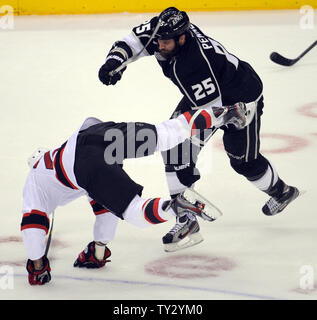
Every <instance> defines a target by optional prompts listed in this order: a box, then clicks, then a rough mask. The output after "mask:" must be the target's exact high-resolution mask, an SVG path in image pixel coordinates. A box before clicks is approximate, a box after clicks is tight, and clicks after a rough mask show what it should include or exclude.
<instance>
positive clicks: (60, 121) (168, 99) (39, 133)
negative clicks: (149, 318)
mask: <svg viewBox="0 0 317 320" xmlns="http://www.w3.org/2000/svg"><path fill="white" fill-rule="evenodd" d="M189 15H190V18H191V20H192V22H193V23H195V24H197V25H198V26H199V27H200V28H201V29H202V30H203V31H204V32H205V33H206V34H207V35H209V36H211V37H212V38H214V39H216V40H217V41H219V42H220V43H221V44H222V45H224V46H225V48H226V49H227V50H228V51H230V52H231V53H233V54H235V55H237V56H238V57H239V58H240V59H242V60H246V61H248V62H249V63H251V65H252V66H253V67H254V69H255V70H256V71H257V72H258V74H259V75H260V76H261V78H262V80H263V82H264V101H265V108H264V115H263V117H262V141H261V143H262V151H263V154H264V155H266V156H267V157H268V158H269V159H270V160H271V162H273V164H274V165H275V167H276V168H277V170H278V172H279V174H280V176H281V178H282V179H284V180H285V182H286V183H289V184H293V185H296V186H297V187H298V188H299V189H301V190H306V194H304V195H303V196H302V197H300V198H299V199H298V200H296V201H295V202H294V203H292V204H291V205H290V206H289V207H288V208H287V209H286V210H285V211H284V212H283V213H282V214H280V215H278V216H274V217H267V216H264V215H263V214H262V212H261V208H262V206H263V204H264V203H265V201H266V200H267V198H268V197H267V196H266V195H265V194H264V193H261V192H260V191H258V190H257V189H255V188H254V187H253V186H252V185H251V184H250V183H249V182H248V181H246V180H245V179H244V178H243V177H241V176H239V175H238V174H236V173H235V172H234V171H233V170H232V169H231V167H230V165H229V161H228V158H227V156H226V154H225V152H224V150H223V149H222V146H221V145H222V142H221V136H222V134H221V132H220V131H219V132H217V133H216V135H215V136H214V138H213V139H212V141H210V142H209V144H208V145H207V146H206V147H205V149H204V150H203V151H202V153H201V156H200V158H199V164H198V167H199V168H200V169H201V173H202V178H201V180H200V181H199V182H198V183H197V185H196V189H197V190H198V191H199V192H201V193H202V194H203V195H205V196H206V197H208V198H209V199H210V200H212V201H213V202H214V203H215V204H216V205H217V206H219V207H220V208H221V209H222V211H223V213H224V215H223V216H222V217H220V218H219V219H218V220H217V221H215V222H213V223H208V222H205V221H201V222H200V226H201V233H202V235H203V237H204V241H203V242H202V243H201V244H199V245H197V246H196V247H192V248H189V249H186V250H183V251H179V252H177V253H165V252H164V251H163V247H162V243H161V237H162V236H163V235H164V234H165V232H167V231H168V230H169V229H170V228H171V227H172V226H173V224H174V221H169V222H167V223H165V224H161V225H159V226H153V227H151V228H148V229H146V230H141V229H137V228H136V227H133V226H131V225H128V224H127V223H125V222H124V221H120V223H119V226H118V229H117V233H116V237H115V239H114V241H113V242H112V243H110V244H109V248H110V249H111V251H112V256H111V260H112V261H111V263H109V264H107V266H106V268H103V269H100V270H79V269H75V268H73V266H72V265H73V262H74V260H75V258H76V257H77V255H78V253H79V252H80V251H81V250H83V248H84V247H85V245H86V244H87V243H88V242H89V241H91V240H92V227H93V222H94V215H93V213H92V211H91V208H90V206H89V204H88V202H87V200H86V199H85V198H81V199H79V200H77V201H75V202H73V203H71V204H70V205H68V206H66V207H61V208H59V209H58V210H57V211H56V212H55V225H54V233H53V243H52V246H51V249H50V252H49V258H50V261H51V267H52V281H51V282H50V283H49V284H48V285H45V286H44V287H31V286H29V285H28V282H27V274H26V270H25V259H26V256H25V250H24V247H23V243H22V242H21V234H20V222H21V213H20V210H21V203H22V188H23V185H24V181H25V178H26V175H27V173H28V167H27V163H26V160H27V158H28V157H29V156H30V154H31V153H32V152H33V151H34V149H36V148H37V147H38V146H46V147H55V146H57V145H60V144H61V143H63V142H64V141H65V140H66V139H67V138H68V137H69V136H70V134H72V132H73V131H74V130H75V129H76V128H77V127H78V126H79V125H80V124H81V122H82V121H83V120H84V119H85V118H86V117H88V116H94V117H98V118H100V119H102V120H105V121H109V120H113V121H145V122H150V123H159V122H160V121H163V120H165V119H167V118H169V117H170V114H171V113H172V111H173V110H174V108H175V106H176V105H177V103H178V101H179V100H180V98H181V95H180V93H179V91H178V89H177V88H176V87H175V86H174V85H173V84H172V83H171V82H169V81H168V80H166V79H165V78H164V76H163V74H162V73H161V70H160V68H159V66H158V64H157V63H156V61H155V58H153V57H147V58H142V59H141V60H139V61H137V62H135V63H134V64H132V65H130V66H129V67H128V69H127V71H126V72H125V73H124V76H123V78H122V80H121V81H120V82H119V83H118V84H117V85H116V86H114V87H105V86H103V85H102V84H101V83H100V82H99V80H98V77H97V73H98V70H99V67H100V66H101V65H102V64H103V62H104V60H105V56H106V53H107V52H108V50H109V49H110V47H111V45H112V44H113V42H114V41H115V40H118V39H121V38H123V37H124V36H125V35H126V34H128V33H129V32H130V30H131V28H132V27H133V26H136V25H138V24H140V23H141V22H143V21H144V20H146V19H148V18H150V17H151V16H152V14H129V13H123V14H111V15H90V16H19V17H15V18H14V29H13V30H1V29H0V97H1V103H0V106H1V107H0V108H1V126H0V134H1V139H0V146H1V153H0V159H1V170H0V186H1V204H0V206H1V210H0V212H1V214H0V217H1V223H0V230H1V231H0V264H1V265H0V271H1V272H0V273H1V275H0V281H1V288H0V300H4V299H18V300H19V299H105V300H110V299H111V300H126V299H133V300H143V299H158V300H161V299H167V300H169V299H171V300H173V299H177V300H186V299H193V300H219V299H226V300H232V299H266V300H268V299H269V300H271V299H283V300H284V299H285V300H286V299H291V300H294V299H296V300H297V299H298V300H302V299H307V300H308V299H313V300H314V299H316V298H317V254H316V253H317V250H316V243H317V209H316V196H317V192H316V191H317V179H316V178H317V177H316V155H317V153H316V146H317V126H316V125H317V87H316V84H317V49H314V50H313V51H311V52H310V53H308V54H307V56H305V57H304V58H303V60H301V61H300V62H298V63H297V64H296V65H294V66H292V67H289V68H287V67H281V66H278V65H276V64H273V63H272V62H271V61H270V60H269V54H270V53H271V52H272V51H278V52H279V53H281V54H283V55H285V56H286V57H289V58H295V57H297V56H298V55H299V54H300V53H301V52H302V51H304V49H305V48H307V47H308V46H309V45H310V44H311V43H312V42H313V41H315V40H316V24H317V20H316V19H317V12H316V11H315V21H314V22H315V28H314V29H303V28H301V26H300V18H301V16H300V13H299V11H284V12H282V11H275V12H270V11H266V12H259V11H254V12H212V13H197V12H196V13H190V14H189ZM125 168H126V171H127V172H128V173H129V174H130V176H131V177H132V178H134V179H135V181H137V182H138V183H140V184H142V185H144V187H145V188H144V193H143V195H144V197H158V196H161V197H162V196H165V197H168V189H167V184H166V181H165V174H164V167H163V164H162V161H161V157H160V155H156V156H152V157H148V158H144V159H139V160H130V161H128V162H126V165H125ZM109 183H111V182H110V181H109ZM314 271H315V272H314ZM314 276H315V278H314ZM315 279H316V280H315Z"/></svg>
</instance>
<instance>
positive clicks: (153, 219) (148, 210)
mask: <svg viewBox="0 0 317 320" xmlns="http://www.w3.org/2000/svg"><path fill="white" fill-rule="evenodd" d="M159 202H160V198H155V199H151V200H150V201H147V202H146V203H145V204H144V205H143V212H144V218H145V220H146V221H148V222H150V223H152V224H158V223H162V222H165V221H166V220H164V219H162V218H161V217H160V216H159V212H158V209H159Z"/></svg>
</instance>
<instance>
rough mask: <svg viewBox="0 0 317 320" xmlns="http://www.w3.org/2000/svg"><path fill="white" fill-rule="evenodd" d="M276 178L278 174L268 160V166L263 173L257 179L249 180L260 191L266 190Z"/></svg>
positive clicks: (274, 182)
mask: <svg viewBox="0 0 317 320" xmlns="http://www.w3.org/2000/svg"><path fill="white" fill-rule="evenodd" d="M277 180H278V174H277V171H276V170H275V168H274V166H273V165H272V164H271V163H270V162H269V166H268V168H267V170H266V172H265V174H264V175H263V176H262V177H261V178H260V179H258V180H254V181H251V183H252V184H253V185H255V186H256V187H257V188H258V189H260V190H261V191H267V190H268V189H269V188H271V187H273V186H274V185H275V184H276V182H277Z"/></svg>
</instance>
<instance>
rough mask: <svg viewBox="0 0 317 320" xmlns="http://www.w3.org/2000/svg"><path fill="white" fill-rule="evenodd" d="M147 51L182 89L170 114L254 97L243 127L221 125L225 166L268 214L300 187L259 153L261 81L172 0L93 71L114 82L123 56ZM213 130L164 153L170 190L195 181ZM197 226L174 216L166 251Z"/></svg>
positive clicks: (120, 71)
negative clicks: (259, 197)
mask: <svg viewBox="0 0 317 320" xmlns="http://www.w3.org/2000/svg"><path fill="white" fill-rule="evenodd" d="M145 56H154V57H155V58H156V60H157V62H158V64H159V65H160V67H161V68H162V72H163V74H164V76H165V77H167V78H168V79H169V80H171V81H172V82H173V83H174V84H175V85H176V86H177V87H178V89H179V90H180V92H181V93H182V95H183V98H182V99H181V101H180V102H179V104H178V106H177V107H176V109H175V110H174V112H173V113H172V116H171V117H175V116H177V115H178V114H180V113H184V112H185V111H187V110H195V109H198V108H202V107H204V106H206V105H212V106H221V105H233V104H235V103H236V102H239V101H242V102H244V103H252V102H253V103H255V104H256V110H255V117H254V119H253V121H252V122H251V123H250V124H249V125H248V126H246V127H245V128H244V129H243V130H237V129H236V128H235V127H234V126H231V125H229V126H223V127H222V128H221V130H222V131H223V144H224V148H225V151H226V153H227V155H228V158H229V161H230V165H231V167H232V168H233V170H234V171H235V172H237V173H238V174H240V175H242V176H244V177H245V178H246V179H248V180H249V181H250V182H251V183H252V184H253V185H254V186H255V187H256V188H258V189H259V190H261V191H263V192H265V193H266V194H268V195H269V197H270V198H269V199H268V201H267V202H266V203H265V205H264V206H263V207H262V211H263V213H264V214H266V215H268V216H272V215H275V214H278V213H279V212H281V211H282V210H283V209H284V208H285V207H286V206H287V205H288V204H289V203H290V202H291V201H293V200H294V199H295V198H296V197H297V196H298V195H299V191H298V189H297V188H296V187H292V186H290V185H288V184H286V183H285V182H284V181H283V180H282V179H281V178H280V177H279V175H278V173H277V170H276V169H275V168H274V166H273V164H272V163H271V162H270V161H269V160H268V159H267V158H266V157H265V156H263V155H262V154H261V152H260V127H261V115H262V113H263V107H264V103H263V95H262V90H263V85H262V81H261V79H260V77H259V76H258V74H257V73H256V72H255V71H254V69H253V68H252V67H251V65H250V64H249V63H247V62H246V61H243V60H241V59H239V58H238V57H237V56H235V55H233V54H231V53H230V52H228V51H227V50H226V49H225V48H224V46H223V45H222V44H221V43H219V42H218V41H216V40H215V39H213V38H211V37H210V36H208V35H206V34H205V33H204V32H203V31H202V30H201V29H200V28H199V27H198V26H197V25H195V24H193V23H191V22H190V20H189V17H188V15H187V13H186V12H184V11H180V10H178V9H177V8H174V7H170V8H167V9H165V10H164V11H163V12H162V13H161V14H160V15H159V16H155V17H153V18H152V19H150V20H149V21H146V22H144V23H142V24H141V25H139V26H136V27H134V28H133V29H132V32H131V33H130V34H128V35H126V36H125V37H123V38H122V39H121V40H118V41H116V42H115V43H114V44H113V46H112V48H111V49H110V51H109V53H108V55H107V57H106V61H105V63H104V64H103V65H102V66H101V68H100V70H99V79H100V81H101V82H102V83H103V84H105V85H115V84H116V83H117V82H118V81H119V80H120V79H121V77H122V75H123V72H125V70H126V69H127V68H128V67H127V64H128V63H130V62H132V61H136V60H137V59H139V58H141V57H145ZM212 133H213V132H212V131H211V130H206V131H205V132H204V133H203V135H202V137H198V138H199V140H200V141H199V140H198V139H197V140H196V142H197V141H198V143H195V144H193V143H192V142H191V141H185V142H184V143H182V144H180V145H179V146H177V147H176V148H174V149H173V150H168V151H167V152H163V153H162V155H163V159H164V162H165V171H166V178H167V184H168V187H169V190H170V194H171V196H172V197H176V196H177V195H178V194H179V193H180V192H183V191H184V190H185V189H186V188H187V187H191V186H193V185H194V183H195V182H196V181H198V180H199V178H200V174H199V171H198V169H197V168H196V162H197V157H198V154H199V152H200V150H201V149H202V147H203V146H204V145H205V142H206V140H207V139H208V137H210V135H212ZM183 150H191V152H190V153H189V155H188V157H187V159H184V158H185V157H183ZM184 228H186V229H188V228H190V229H191V231H190V233H186V232H185V230H184ZM198 231H199V225H198V222H197V221H196V219H195V217H192V216H188V219H186V217H185V216H184V217H182V220H179V219H177V223H176V225H175V227H174V228H173V229H172V230H171V231H170V232H169V233H167V234H166V236H164V237H163V243H164V245H165V249H166V250H167V251H169V248H167V246H168V245H169V244H172V243H176V242H178V241H179V240H181V239H180V236H181V234H188V235H189V234H192V233H195V232H198ZM166 245H167V246H166ZM175 248H176V247H175Z"/></svg>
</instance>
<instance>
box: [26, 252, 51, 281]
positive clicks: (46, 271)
mask: <svg viewBox="0 0 317 320" xmlns="http://www.w3.org/2000/svg"><path fill="white" fill-rule="evenodd" d="M42 263H43V266H42V269H41V270H36V269H35V267H34V262H33V261H32V260H30V259H29V260H28V261H27V263H26V270H27V272H28V273H29V277H28V278H29V284H30V285H31V286H34V285H43V284H45V283H47V282H50V281H51V274H50V271H51V268H50V263H49V261H48V259H47V258H46V256H43V257H42Z"/></svg>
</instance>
